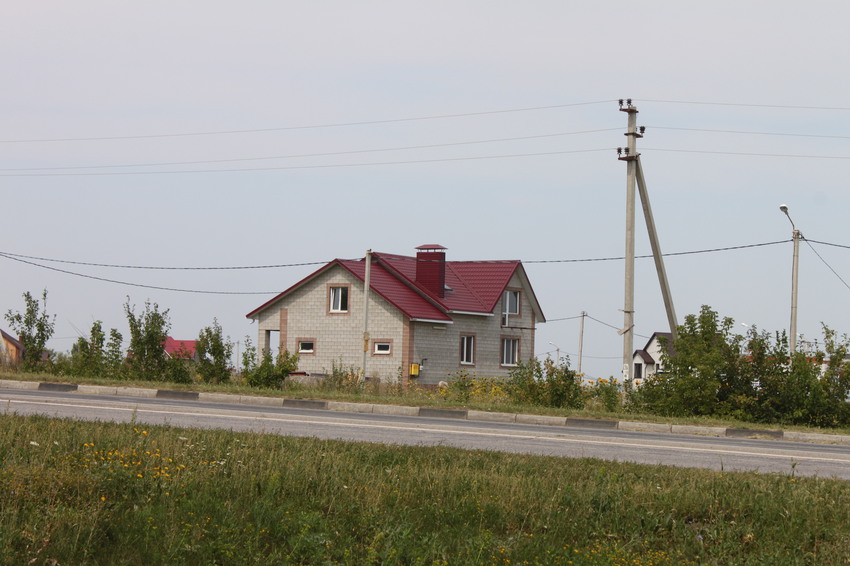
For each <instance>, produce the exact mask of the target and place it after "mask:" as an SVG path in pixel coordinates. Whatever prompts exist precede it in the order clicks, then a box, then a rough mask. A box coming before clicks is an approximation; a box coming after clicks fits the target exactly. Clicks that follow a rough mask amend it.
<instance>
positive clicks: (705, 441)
mask: <svg viewBox="0 0 850 566" xmlns="http://www.w3.org/2000/svg"><path fill="white" fill-rule="evenodd" d="M0 405H2V408H0V411H2V412H3V413H16V414H19V415H33V414H40V415H47V416H51V417H64V418H72V419H80V420H98V421H109V422H130V421H131V420H135V422H138V423H144V424H150V425H169V426H175V427H187V428H218V429H226V430H234V431H244V432H261V433H269V434H279V435H289V436H309V437H316V438H324V439H337V440H347V441H356V442H375V443H384V444H399V445H423V446H429V445H431V446H436V445H441V446H453V447H457V448H463V449H468V450H473V449H475V450H495V451H502V452H516V453H527V454H539V455H547V456H558V457H564V458H584V457H588V458H600V459H603V460H610V461H623V462H635V463H642V464H651V465H669V466H679V467H692V468H706V469H711V470H718V471H720V470H725V471H758V472H761V473H781V474H791V473H793V474H796V475H798V476H819V477H824V478H838V479H844V480H849V479H850V447H848V446H835V445H828V444H810V443H802V442H788V441H780V440H761V439H741V438H717V437H702V436H693V435H677V434H659V433H647V432H632V431H622V430H603V429H590V428H587V429H583V428H577V427H569V428H561V427H552V426H539V425H525V424H516V423H490V422H482V421H469V420H458V419H448V418H431V417H428V418H424V417H405V416H393V415H378V414H365V413H345V412H337V411H326V410H324V411H323V410H310V409H291V408H277V407H257V406H249V405H238V404H225V403H204V402H198V401H179V400H163V399H140V398H136V397H133V398H130V397H107V396H101V395H84V394H79V393H60V392H48V391H20V390H9V389H0Z"/></svg>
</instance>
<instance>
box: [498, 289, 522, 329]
mask: <svg viewBox="0 0 850 566" xmlns="http://www.w3.org/2000/svg"><path fill="white" fill-rule="evenodd" d="M512 314H519V291H510V290H508V291H505V296H504V298H503V300H502V326H507V325H508V319H509V317H510V315H512Z"/></svg>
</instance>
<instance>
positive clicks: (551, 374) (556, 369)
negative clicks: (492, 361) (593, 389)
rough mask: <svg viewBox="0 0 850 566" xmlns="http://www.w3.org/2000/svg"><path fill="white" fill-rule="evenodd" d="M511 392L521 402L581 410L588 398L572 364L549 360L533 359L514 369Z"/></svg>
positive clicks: (510, 380)
mask: <svg viewBox="0 0 850 566" xmlns="http://www.w3.org/2000/svg"><path fill="white" fill-rule="evenodd" d="M508 393H509V394H510V396H511V398H513V399H514V400H515V401H517V402H519V403H526V404H529V405H543V406H545V407H558V408H570V409H581V408H582V407H583V406H584V397H583V395H582V390H581V380H580V379H579V377H578V375H576V373H575V372H574V371H572V370H571V369H570V367H569V362H567V361H563V362H559V363H556V362H554V361H552V359H551V358H546V360H544V362H543V363H542V364H541V363H540V360H538V359H536V358H533V359H531V360H529V361H528V362H526V363H524V364H523V363H521V364H519V365H518V366H517V367H516V368H514V369H513V370H511V372H510V377H509V382H508Z"/></svg>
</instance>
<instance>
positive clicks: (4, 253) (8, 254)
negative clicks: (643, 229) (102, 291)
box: [0, 240, 850, 271]
mask: <svg viewBox="0 0 850 566" xmlns="http://www.w3.org/2000/svg"><path fill="white" fill-rule="evenodd" d="M790 241H791V240H777V241H774V242H763V243H759V244H744V245H739V246H726V247H722V248H708V249H701V250H693V251H684V252H671V253H666V254H662V255H663V256H665V257H667V256H682V255H695V254H704V253H714V252H725V251H733V250H741V249H747V248H757V247H765V246H773V245H776V244H784V243H787V242H790ZM817 243H822V242H817ZM832 245H838V244H832ZM846 247H848V248H850V246H846ZM378 255H379V256H380V255H381V254H378ZM0 257H7V258H9V259H15V258H22V259H28V260H35V261H47V262H51V263H66V264H72V265H85V266H89V267H108V268H115V269H149V270H174V271H216V270H241V269H278V268H287V267H303V266H310V265H324V264H326V263H328V261H307V262H301V263H278V264H266V265H228V266H194V267H192V266H162V265H122V264H114V263H97V262H86V261H77V260H69V259H56V258H47V257H40V256H32V255H24V254H18V253H13V252H8V251H0ZM651 257H653V256H652V254H646V255H637V256H635V259H647V258H651ZM360 259H362V258H350V259H347V260H345V259H343V260H341V261H359V260H360ZM392 259H393V260H401V261H422V260H418V259H417V258H415V257H409V256H392ZM623 259H625V257H623V256H618V257H598V258H583V259H548V260H525V261H523V260H473V261H464V262H463V263H476V264H487V263H491V264H492V263H517V262H521V263H524V264H532V263H536V264H545V263H587V262H603V261H617V260H623ZM433 261H437V260H433Z"/></svg>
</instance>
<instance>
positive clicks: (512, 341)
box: [500, 336, 519, 367]
mask: <svg viewBox="0 0 850 566" xmlns="http://www.w3.org/2000/svg"><path fill="white" fill-rule="evenodd" d="M501 356H502V359H501V364H500V365H502V366H505V367H515V366H517V365H518V364H519V338H512V337H509V336H508V337H504V338H502V353H501Z"/></svg>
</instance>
